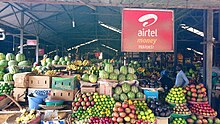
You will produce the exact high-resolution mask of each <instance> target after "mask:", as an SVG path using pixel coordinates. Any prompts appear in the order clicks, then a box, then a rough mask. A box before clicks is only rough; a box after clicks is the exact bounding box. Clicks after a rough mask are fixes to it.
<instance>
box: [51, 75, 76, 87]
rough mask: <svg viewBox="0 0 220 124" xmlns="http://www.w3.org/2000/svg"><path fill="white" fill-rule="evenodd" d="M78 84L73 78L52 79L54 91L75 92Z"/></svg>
mask: <svg viewBox="0 0 220 124" xmlns="http://www.w3.org/2000/svg"><path fill="white" fill-rule="evenodd" d="M77 83H78V82H77V81H74V77H73V76H62V77H52V89H57V90H74V89H75V88H77Z"/></svg>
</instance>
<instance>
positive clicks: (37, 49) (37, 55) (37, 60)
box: [35, 36, 39, 63]
mask: <svg viewBox="0 0 220 124" xmlns="http://www.w3.org/2000/svg"><path fill="white" fill-rule="evenodd" d="M36 38H37V44H36V52H35V53H36V62H37V63H38V62H39V58H38V57H39V36H36Z"/></svg>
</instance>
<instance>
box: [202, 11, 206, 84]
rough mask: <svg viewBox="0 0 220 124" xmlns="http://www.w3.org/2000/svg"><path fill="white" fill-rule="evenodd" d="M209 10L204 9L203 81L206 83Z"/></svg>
mask: <svg viewBox="0 0 220 124" xmlns="http://www.w3.org/2000/svg"><path fill="white" fill-rule="evenodd" d="M206 17H207V10H203V31H204V38H203V72H202V75H203V83H206V70H207V68H206V41H207V28H206V27H207V25H206V24H207V21H206V20H207V18H206Z"/></svg>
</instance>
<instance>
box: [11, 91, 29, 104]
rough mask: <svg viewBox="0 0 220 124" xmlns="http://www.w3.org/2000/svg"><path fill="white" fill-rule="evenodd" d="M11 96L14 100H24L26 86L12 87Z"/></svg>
mask: <svg viewBox="0 0 220 124" xmlns="http://www.w3.org/2000/svg"><path fill="white" fill-rule="evenodd" d="M13 97H14V99H15V100H16V101H19V102H25V101H26V98H27V88H14V89H13Z"/></svg>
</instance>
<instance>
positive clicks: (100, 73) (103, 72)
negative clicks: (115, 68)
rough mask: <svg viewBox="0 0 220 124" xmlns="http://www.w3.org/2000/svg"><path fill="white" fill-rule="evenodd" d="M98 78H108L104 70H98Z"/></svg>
mask: <svg viewBox="0 0 220 124" xmlns="http://www.w3.org/2000/svg"><path fill="white" fill-rule="evenodd" d="M99 78H101V79H108V73H107V72H106V71H104V70H101V71H99Z"/></svg>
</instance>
